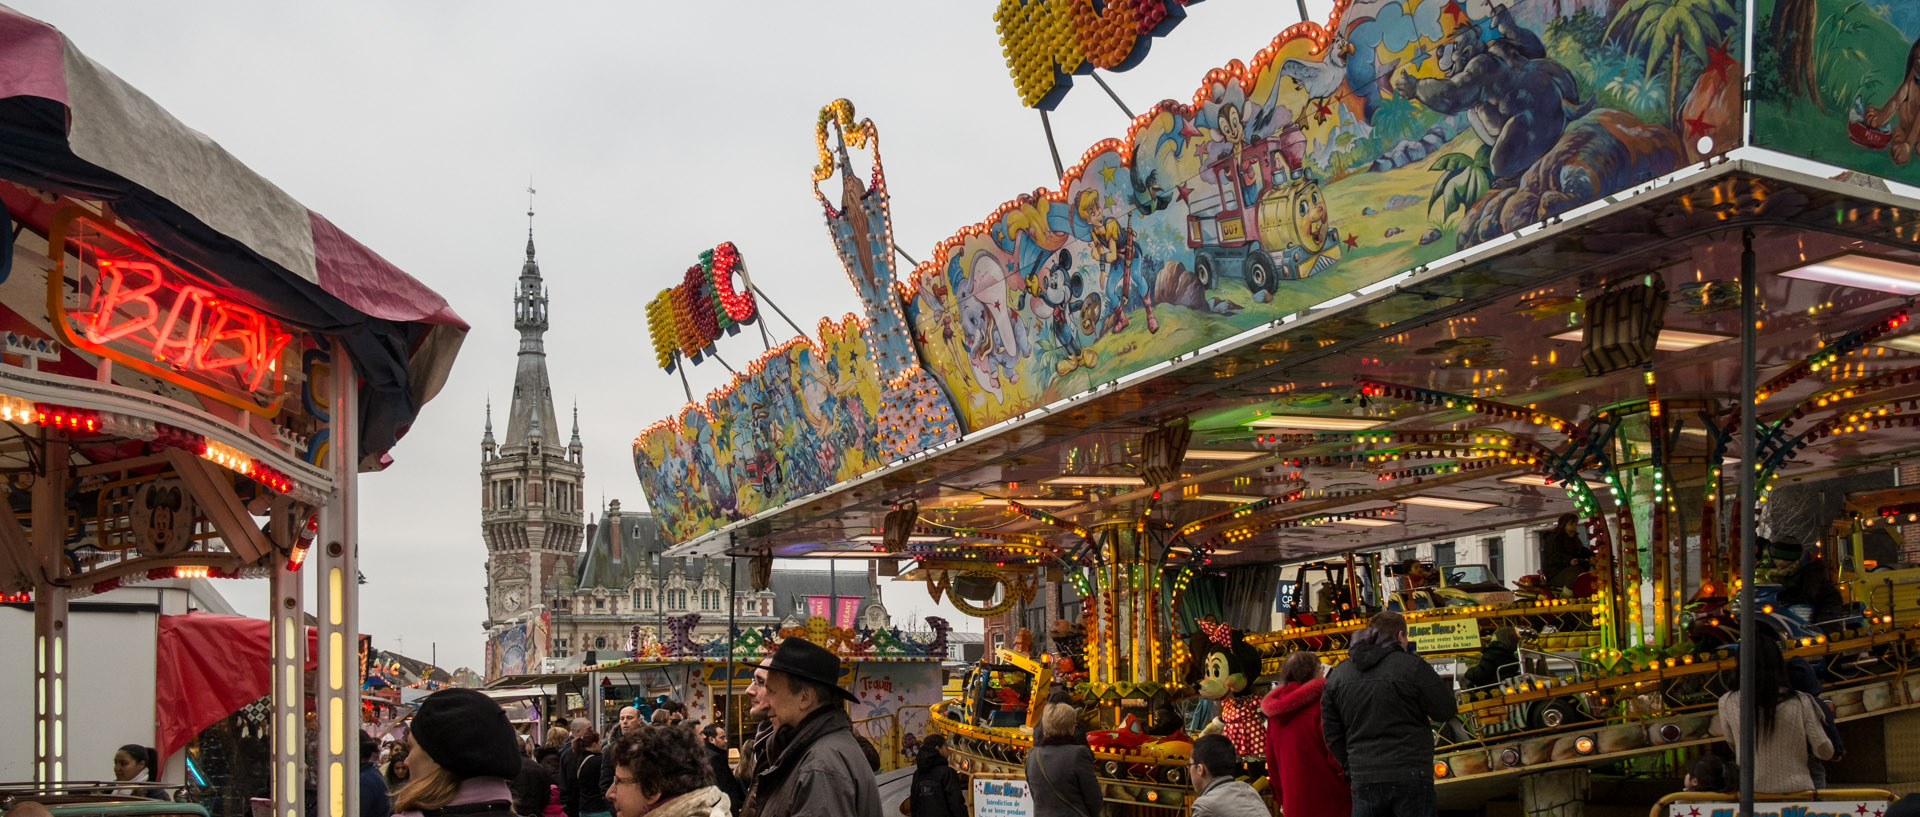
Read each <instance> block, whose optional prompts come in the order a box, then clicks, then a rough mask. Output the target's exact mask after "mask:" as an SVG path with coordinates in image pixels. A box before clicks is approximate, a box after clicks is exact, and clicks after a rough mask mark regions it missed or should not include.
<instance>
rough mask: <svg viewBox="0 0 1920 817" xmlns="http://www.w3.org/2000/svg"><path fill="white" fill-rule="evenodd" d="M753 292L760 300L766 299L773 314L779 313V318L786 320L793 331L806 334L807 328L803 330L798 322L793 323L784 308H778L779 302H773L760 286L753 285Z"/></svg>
mask: <svg viewBox="0 0 1920 817" xmlns="http://www.w3.org/2000/svg"><path fill="white" fill-rule="evenodd" d="M753 294H754V295H755V296H756V297H758V298H759V299H760V300H762V301H766V302H767V306H770V307H773V314H775V315H779V316H780V320H783V321H786V322H787V325H788V326H791V327H793V331H795V332H797V333H799V334H801V335H805V334H807V330H805V329H801V328H800V324H797V323H794V322H793V319H792V318H789V317H787V312H786V310H784V309H781V308H780V305H779V304H777V303H774V302H773V299H772V298H769V297H767V293H765V292H762V291H761V290H760V288H759V287H757V286H756V287H753Z"/></svg>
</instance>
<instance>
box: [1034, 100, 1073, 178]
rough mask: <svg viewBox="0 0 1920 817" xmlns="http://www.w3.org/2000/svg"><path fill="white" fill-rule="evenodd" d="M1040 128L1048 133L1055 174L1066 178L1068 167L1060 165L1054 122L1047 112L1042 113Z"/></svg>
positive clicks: (1048, 145)
mask: <svg viewBox="0 0 1920 817" xmlns="http://www.w3.org/2000/svg"><path fill="white" fill-rule="evenodd" d="M1040 127H1041V128H1043V129H1045V130H1046V132H1047V152H1048V153H1049V154H1052V156H1053V173H1054V175H1056V176H1060V177H1062V178H1065V177H1066V175H1067V166H1066V165H1063V164H1061V163H1060V146H1059V145H1057V144H1054V141H1053V120H1051V119H1048V118H1047V112H1046V111H1045V110H1042V111H1041V112H1040Z"/></svg>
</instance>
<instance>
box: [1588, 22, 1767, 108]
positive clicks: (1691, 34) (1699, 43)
mask: <svg viewBox="0 0 1920 817" xmlns="http://www.w3.org/2000/svg"><path fill="white" fill-rule="evenodd" d="M1628 21H1632V26H1633V34H1632V35H1631V37H1630V38H1629V39H1628V42H1627V47H1628V48H1629V49H1630V50H1633V51H1637V52H1640V53H1642V54H1644V55H1645V56H1646V60H1647V78H1648V79H1652V78H1653V73H1654V71H1655V70H1657V69H1659V68H1660V66H1661V65H1662V64H1665V65H1666V70H1667V74H1668V76H1669V77H1670V79H1669V80H1668V83H1667V84H1668V88H1667V108H1668V110H1669V111H1670V112H1671V111H1677V110H1679V109H1680V58H1681V53H1682V51H1683V50H1684V51H1685V52H1687V53H1691V54H1693V55H1694V56H1696V57H1699V58H1700V59H1702V60H1704V59H1706V58H1707V46H1709V45H1711V44H1714V43H1716V42H1717V41H1719V40H1720V38H1721V36H1722V32H1724V31H1726V30H1728V29H1729V28H1730V27H1732V26H1733V24H1734V23H1735V18H1734V9H1733V3H1732V0H1627V2H1626V3H1625V4H1624V5H1622V6H1621V7H1620V11H1619V13H1618V14H1616V15H1614V18H1613V22H1612V23H1611V24H1609V25H1608V26H1607V37H1609V38H1611V37H1613V35H1614V29H1616V28H1619V27H1620V26H1621V24H1622V23H1626V22H1628Z"/></svg>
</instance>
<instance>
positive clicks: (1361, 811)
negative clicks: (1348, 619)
mask: <svg viewBox="0 0 1920 817" xmlns="http://www.w3.org/2000/svg"><path fill="white" fill-rule="evenodd" d="M1458 711H1459V706H1458V704H1457V703H1456V702H1455V701H1454V697H1453V688H1452V686H1451V685H1449V684H1448V683H1447V682H1446V681H1445V680H1443V679H1442V678H1441V677H1440V674H1439V673H1436V672H1434V671H1433V667H1431V666H1428V665H1427V662H1425V661H1422V660H1421V659H1420V657H1419V656H1417V655H1414V654H1413V653H1412V652H1410V651H1409V650H1408V647H1407V620H1406V619H1405V618H1403V617H1401V615H1400V614H1399V613H1379V614H1377V615H1375V616H1374V617H1373V619H1372V620H1371V621H1369V622H1367V628H1366V629H1365V630H1361V631H1360V632H1358V633H1355V634H1354V637H1353V643H1352V646H1351V647H1350V648H1349V650H1348V652H1347V660H1346V661H1344V662H1342V663H1341V664H1340V665H1339V666H1337V667H1334V669H1333V672H1332V674H1330V675H1328V676H1327V689H1326V692H1325V693H1324V694H1323V696H1322V698H1321V707H1320V717H1321V729H1322V731H1323V733H1324V735H1325V737H1326V739H1327V748H1328V749H1329V750H1331V751H1332V752H1333V757H1334V759H1335V760H1336V761H1338V762H1339V763H1340V767H1341V768H1343V769H1346V770H1347V781H1348V783H1349V784H1350V785H1351V786H1352V788H1353V817H1420V816H1421V815H1426V816H1427V817H1432V815H1437V814H1438V813H1439V807H1438V804H1437V803H1436V801H1435V799H1434V792H1433V723H1434V722H1436V721H1444V720H1447V719H1449V718H1452V717H1453V716H1454V715H1455V714H1456V713H1457V712H1458Z"/></svg>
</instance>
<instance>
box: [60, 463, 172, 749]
mask: <svg viewBox="0 0 1920 817" xmlns="http://www.w3.org/2000/svg"><path fill="white" fill-rule="evenodd" d="M43 433H44V434H45V435H46V436H45V437H44V438H43V439H44V440H45V445H43V446H42V447H41V462H40V474H39V475H38V477H39V478H38V479H36V480H35V481H34V483H33V495H32V501H33V531H32V536H33V540H32V541H33V550H34V556H35V557H36V558H37V559H38V560H39V562H40V569H39V570H38V571H35V572H36V573H37V574H38V576H37V577H36V579H35V581H34V584H33V651H34V661H33V699H34V707H33V725H34V744H33V746H34V751H33V779H34V780H35V781H36V782H39V783H62V782H65V781H66V779H67V654H68V652H69V650H68V649H67V633H68V631H67V589H66V588H64V587H60V586H58V585H55V584H54V583H53V579H54V577H56V576H59V575H60V574H61V569H60V568H61V565H60V559H61V553H60V549H61V544H62V543H63V541H64V540H65V539H66V534H67V437H66V433H65V432H62V431H58V430H56V429H51V428H49V429H46V430H45V431H44V432H43ZM149 734H151V733H149Z"/></svg>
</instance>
